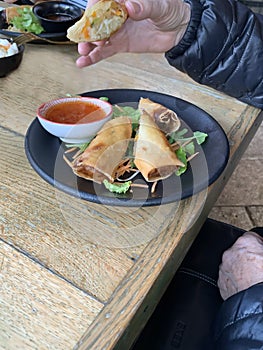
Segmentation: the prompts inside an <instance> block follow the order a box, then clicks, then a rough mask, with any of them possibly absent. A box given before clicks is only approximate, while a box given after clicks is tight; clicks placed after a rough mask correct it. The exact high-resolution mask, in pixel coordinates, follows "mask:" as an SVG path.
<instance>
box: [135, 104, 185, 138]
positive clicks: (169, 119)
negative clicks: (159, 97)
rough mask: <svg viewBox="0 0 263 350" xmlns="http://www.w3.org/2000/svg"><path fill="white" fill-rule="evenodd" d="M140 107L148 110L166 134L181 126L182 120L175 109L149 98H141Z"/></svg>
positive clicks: (141, 109)
mask: <svg viewBox="0 0 263 350" xmlns="http://www.w3.org/2000/svg"><path fill="white" fill-rule="evenodd" d="M139 109H140V111H143V110H144V111H146V112H147V113H148V114H149V115H150V116H151V117H152V118H153V120H154V121H155V123H156V124H157V125H158V127H159V128H160V129H161V130H162V131H163V132H164V133H165V134H170V133H171V132H173V131H176V130H178V129H179V128H180V126H181V121H180V119H179V118H178V116H177V114H176V113H175V112H174V111H172V110H170V109H168V108H166V107H165V106H163V105H161V104H159V103H156V102H153V101H151V100H150V99H149V98H141V99H140V101H139Z"/></svg>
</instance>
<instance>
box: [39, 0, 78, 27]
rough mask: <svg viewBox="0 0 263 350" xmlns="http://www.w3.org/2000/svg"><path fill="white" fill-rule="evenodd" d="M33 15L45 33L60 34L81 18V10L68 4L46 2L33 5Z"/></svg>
mask: <svg viewBox="0 0 263 350" xmlns="http://www.w3.org/2000/svg"><path fill="white" fill-rule="evenodd" d="M33 13H34V15H35V16H36V17H37V18H38V20H39V22H40V24H41V25H42V27H43V28H44V30H45V32H47V33H62V32H67V29H68V28H69V27H71V26H72V25H73V24H74V23H75V22H77V21H78V20H79V19H80V18H81V16H82V15H83V10H82V9H81V8H79V7H78V6H75V5H72V4H70V3H68V2H63V1H46V2H40V3H39V4H36V5H34V6H33Z"/></svg>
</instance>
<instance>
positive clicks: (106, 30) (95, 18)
mask: <svg viewBox="0 0 263 350" xmlns="http://www.w3.org/2000/svg"><path fill="white" fill-rule="evenodd" d="M126 19H127V10H126V8H125V6H124V5H123V4H120V3H118V2H117V1H113V0H101V1H99V2H97V3H96V4H94V5H93V6H91V7H87V8H86V10H85V12H84V14H83V16H82V17H81V19H80V20H79V21H78V22H76V23H75V24H74V25H73V26H71V27H70V28H69V29H68V31H67V37H68V39H70V40H71V41H74V42H76V43H79V42H92V41H100V40H104V39H108V38H109V37H110V36H111V35H112V34H113V33H115V32H116V31H117V30H118V29H120V27H121V26H122V25H123V23H124V22H125V21H126Z"/></svg>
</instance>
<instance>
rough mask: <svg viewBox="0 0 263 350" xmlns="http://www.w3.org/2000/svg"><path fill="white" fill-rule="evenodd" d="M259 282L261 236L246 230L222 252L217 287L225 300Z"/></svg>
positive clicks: (262, 266)
mask: <svg viewBox="0 0 263 350" xmlns="http://www.w3.org/2000/svg"><path fill="white" fill-rule="evenodd" d="M259 282H263V238H262V237H261V236H259V235H258V234H256V233H254V232H246V233H244V234H243V235H242V236H241V237H239V238H238V239H237V241H236V242H235V243H234V245H233V246H232V247H231V248H230V249H228V250H226V251H225V252H224V254H223V257H222V264H221V265H220V267H219V278H218V287H219V290H220V294H221V296H222V298H223V299H224V300H225V299H227V298H229V297H230V296H232V295H234V294H236V293H238V292H240V291H242V290H245V289H247V288H249V287H251V286H253V285H254V284H257V283H259Z"/></svg>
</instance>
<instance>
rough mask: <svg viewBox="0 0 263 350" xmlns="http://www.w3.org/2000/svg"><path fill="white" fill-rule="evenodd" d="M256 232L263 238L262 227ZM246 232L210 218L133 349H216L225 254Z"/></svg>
mask: <svg viewBox="0 0 263 350" xmlns="http://www.w3.org/2000/svg"><path fill="white" fill-rule="evenodd" d="M253 231H255V232H258V233H261V234H262V235H263V230H262V228H258V229H253ZM244 232H245V231H244V230H242V229H240V228H237V227H234V226H231V225H228V224H225V223H222V222H219V221H215V220H212V219H207V221H206V222H205V224H204V225H203V227H202V229H201V231H200V233H199V235H198V236H197V238H196V240H195V241H194V243H193V245H192V247H191V248H190V250H189V252H188V253H187V255H186V257H185V259H184V261H183V262H182V264H181V266H180V268H179V269H178V271H177V272H176V274H175V276H174V278H173V280H172V282H171V283H170V285H169V286H168V288H167V290H166V292H165V294H164V296H163V297H162V299H161V301H160V303H159V304H158V305H157V307H156V309H155V311H154V313H153V315H152V317H151V318H150V320H149V321H148V323H147V324H146V326H145V328H144V329H143V331H142V333H141V334H140V336H139V338H138V339H137V341H136V343H135V344H134V346H133V347H132V350H148V349H149V350H213V349H214V348H215V346H214V344H213V340H212V336H211V333H212V327H213V322H214V318H215V315H216V314H217V311H218V309H219V307H220V305H221V304H222V302H223V300H222V298H221V296H220V293H219V289H218V287H217V279H218V268H219V265H220V263H221V258H222V254H223V252H224V251H225V250H226V249H228V248H229V247H231V246H232V245H233V243H234V242H235V241H236V239H237V238H238V237H239V236H241V235H242V234H243V233H244Z"/></svg>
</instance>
